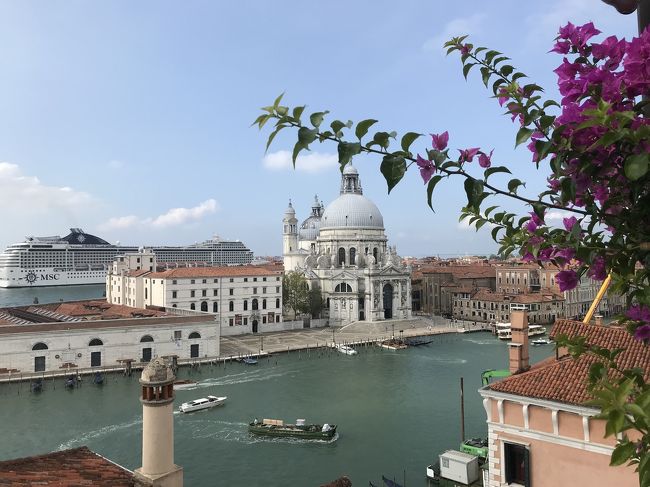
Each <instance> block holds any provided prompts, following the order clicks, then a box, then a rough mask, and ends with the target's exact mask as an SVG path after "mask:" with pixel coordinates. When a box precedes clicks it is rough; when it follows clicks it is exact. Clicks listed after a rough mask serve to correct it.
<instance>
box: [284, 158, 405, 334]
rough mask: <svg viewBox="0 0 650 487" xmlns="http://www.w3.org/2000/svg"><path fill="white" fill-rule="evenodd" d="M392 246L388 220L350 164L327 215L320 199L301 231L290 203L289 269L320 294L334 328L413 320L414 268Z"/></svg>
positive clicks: (286, 244) (286, 248)
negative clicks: (365, 189) (362, 323)
mask: <svg viewBox="0 0 650 487" xmlns="http://www.w3.org/2000/svg"><path fill="white" fill-rule="evenodd" d="M387 243H388V239H387V237H386V234H385V231H384V219H383V217H382V215H381V213H380V211H379V209H378V208H377V206H376V205H375V204H374V203H373V202H372V201H370V200H369V199H368V198H366V197H365V196H363V190H362V188H361V183H360V181H359V174H358V172H357V170H356V169H355V168H354V167H353V166H352V165H351V164H348V165H347V166H346V167H345V169H344V170H343V174H342V177H341V189H340V196H339V197H338V198H336V199H335V200H334V201H333V202H332V203H330V204H329V205H328V206H327V208H325V210H324V211H323V205H322V203H320V202H319V201H318V198H316V201H315V202H314V205H313V206H312V212H311V215H310V216H309V217H308V218H307V219H306V220H305V221H304V222H303V223H302V224H301V225H300V228H298V219H297V218H296V212H295V210H294V208H293V206H292V205H291V202H290V203H289V207H288V208H287V210H286V211H285V214H284V219H283V257H284V268H285V271H286V272H289V271H298V272H301V273H303V274H304V275H305V277H306V278H307V280H308V282H309V285H310V287H311V288H312V289H313V288H314V287H315V288H317V289H320V290H321V292H322V295H323V298H324V301H325V303H326V309H327V310H328V311H329V319H330V322H331V324H333V325H343V324H346V323H350V322H353V321H359V320H367V321H380V320H387V319H408V318H411V269H410V267H408V266H406V265H404V264H402V259H401V258H400V257H399V256H398V255H397V253H396V251H395V248H391V247H389V246H388V245H387Z"/></svg>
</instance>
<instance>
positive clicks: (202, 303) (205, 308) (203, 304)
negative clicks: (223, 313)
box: [201, 301, 208, 312]
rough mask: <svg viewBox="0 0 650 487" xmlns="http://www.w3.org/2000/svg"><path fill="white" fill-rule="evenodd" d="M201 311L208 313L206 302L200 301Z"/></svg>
mask: <svg viewBox="0 0 650 487" xmlns="http://www.w3.org/2000/svg"><path fill="white" fill-rule="evenodd" d="M201 311H205V312H207V311H208V302H207V301H201Z"/></svg>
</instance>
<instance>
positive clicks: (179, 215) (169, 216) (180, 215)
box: [99, 199, 219, 231]
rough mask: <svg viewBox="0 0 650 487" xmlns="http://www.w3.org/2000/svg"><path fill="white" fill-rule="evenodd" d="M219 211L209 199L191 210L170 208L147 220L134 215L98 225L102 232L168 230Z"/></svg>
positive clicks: (212, 200) (115, 218)
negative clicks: (145, 229)
mask: <svg viewBox="0 0 650 487" xmlns="http://www.w3.org/2000/svg"><path fill="white" fill-rule="evenodd" d="M218 209H219V205H218V204H217V202H216V200H214V199H209V200H206V201H204V202H203V203H201V204H199V205H197V206H194V207H193V208H172V209H170V210H168V211H167V212H165V213H163V214H162V215H158V216H157V217H149V218H138V217H137V216H135V215H127V216H118V217H113V218H109V219H108V221H106V222H104V223H102V224H101V225H99V229H100V230H102V231H109V230H123V229H126V228H134V227H137V226H140V227H143V226H144V227H150V228H159V229H160V228H168V227H175V226H178V225H183V224H185V223H191V222H194V221H198V220H200V219H202V218H203V217H205V216H206V215H209V214H212V213H214V212H216V211H217V210H218Z"/></svg>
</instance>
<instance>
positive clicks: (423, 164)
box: [415, 154, 436, 184]
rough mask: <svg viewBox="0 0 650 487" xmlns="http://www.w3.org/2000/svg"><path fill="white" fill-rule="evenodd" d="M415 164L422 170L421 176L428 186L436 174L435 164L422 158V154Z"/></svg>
mask: <svg viewBox="0 0 650 487" xmlns="http://www.w3.org/2000/svg"><path fill="white" fill-rule="evenodd" d="M415 162H416V164H417V165H418V167H419V168H420V176H422V179H423V180H424V184H427V183H428V182H429V180H430V179H431V176H433V173H435V172H436V166H435V165H434V164H433V162H431V161H428V160H426V159H424V158H422V157H420V154H418V157H417V159H416V161H415Z"/></svg>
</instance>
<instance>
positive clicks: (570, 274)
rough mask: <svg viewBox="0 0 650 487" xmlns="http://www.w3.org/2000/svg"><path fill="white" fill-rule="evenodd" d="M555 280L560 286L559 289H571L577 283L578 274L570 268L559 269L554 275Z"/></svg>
mask: <svg viewBox="0 0 650 487" xmlns="http://www.w3.org/2000/svg"><path fill="white" fill-rule="evenodd" d="M555 282H557V285H558V286H560V291H562V292H564V291H571V289H574V288H575V287H576V286H577V285H578V282H579V279H578V274H576V271H572V270H565V271H560V272H558V273H557V275H556V276H555Z"/></svg>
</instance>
